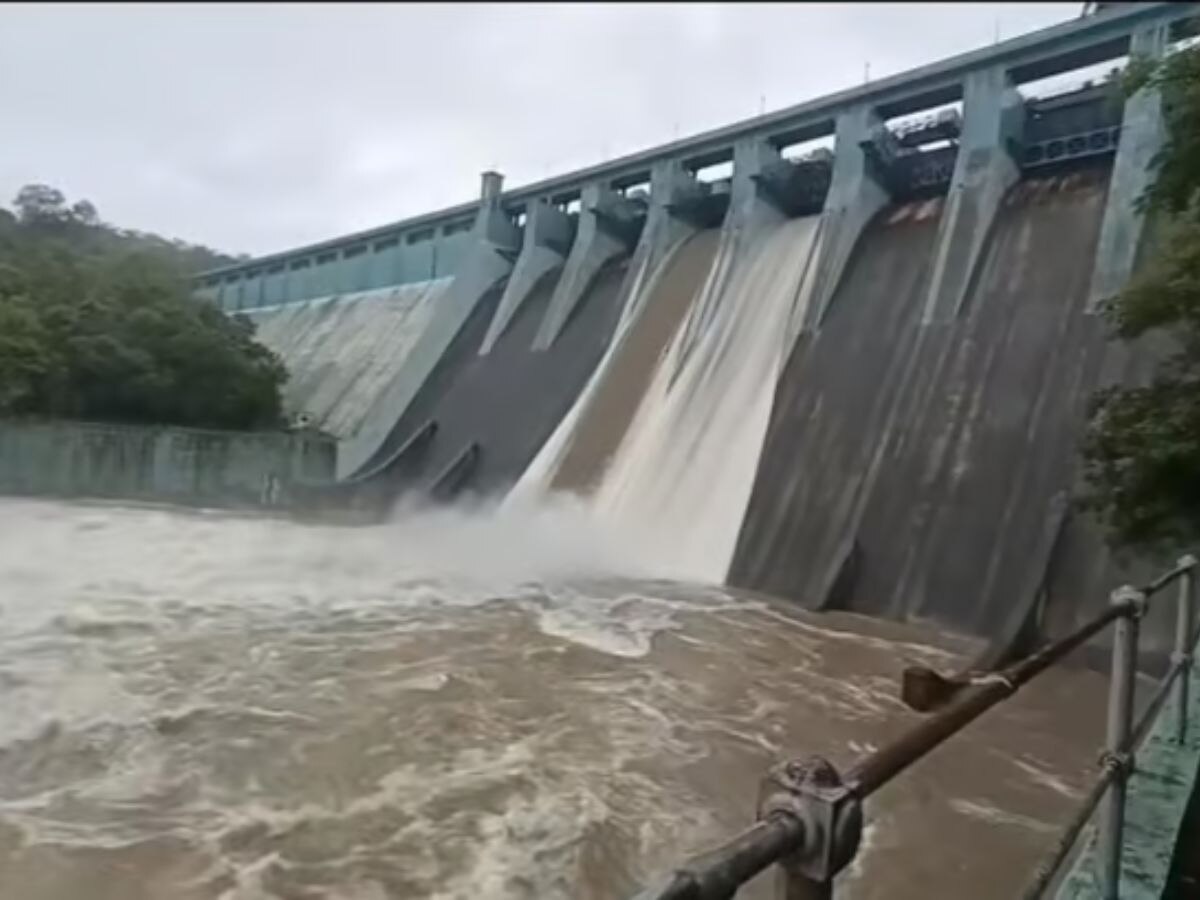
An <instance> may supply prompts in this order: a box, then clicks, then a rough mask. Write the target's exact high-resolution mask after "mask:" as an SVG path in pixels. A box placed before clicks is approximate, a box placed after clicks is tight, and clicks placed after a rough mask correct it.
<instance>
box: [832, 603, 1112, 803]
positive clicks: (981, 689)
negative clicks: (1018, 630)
mask: <svg viewBox="0 0 1200 900" xmlns="http://www.w3.org/2000/svg"><path fill="white" fill-rule="evenodd" d="M1132 611H1133V609H1132V606H1131V605H1129V604H1126V605H1122V606H1118V605H1114V606H1110V607H1109V608H1108V609H1106V610H1105V611H1104V612H1103V613H1101V614H1100V615H1098V616H1096V617H1095V618H1094V619H1092V620H1091V621H1090V622H1088V623H1087V624H1085V625H1083V626H1082V627H1081V628H1079V629H1078V630H1077V631H1075V632H1074V633H1073V634H1071V635H1068V636H1067V637H1065V638H1063V639H1062V640H1059V641H1055V642H1054V643H1052V644H1047V645H1046V646H1045V647H1043V648H1042V649H1041V650H1039V651H1037V652H1036V653H1034V654H1033V655H1032V656H1028V657H1026V658H1025V659H1023V660H1021V661H1020V662H1018V663H1014V664H1013V665H1011V666H1009V667H1008V668H1007V669H1005V670H1003V671H1001V672H997V673H992V674H988V675H983V676H978V677H977V678H976V679H975V683H974V685H973V686H972V687H970V688H968V689H967V690H966V691H964V692H962V693H961V694H959V695H958V696H957V697H956V698H955V699H953V700H951V701H950V703H949V704H948V705H947V706H945V707H944V708H943V709H942V710H941V711H940V712H937V713H935V714H933V715H932V716H930V717H929V718H928V719H926V720H925V721H923V722H922V723H921V724H920V725H918V726H916V727H915V728H913V729H912V730H911V731H909V732H908V733H906V734H905V735H903V736H902V737H901V738H900V739H899V740H897V741H896V742H894V743H893V744H891V745H890V746H887V747H884V748H882V749H880V750H877V751H875V752H874V753H873V754H871V755H870V756H868V757H867V758H866V759H865V760H862V761H861V762H859V763H858V764H857V765H855V766H854V768H852V769H851V770H850V771H849V773H847V776H846V779H847V781H848V782H849V783H851V784H852V785H855V787H856V789H857V792H858V795H859V797H861V798H863V799H865V798H866V797H868V796H869V795H870V794H871V793H873V792H874V791H876V790H878V789H879V788H881V787H883V785H885V784H887V783H888V782H889V781H891V780H892V779H893V778H895V777H896V776H897V775H899V774H900V773H901V772H903V771H904V770H905V769H907V768H908V767H909V766H910V765H912V764H913V763H914V762H916V761H917V760H918V759H920V758H921V757H922V756H924V755H925V754H926V753H928V752H929V751H930V750H932V749H934V748H935V747H937V746H938V745H939V744H941V743H942V742H943V741H945V740H946V739H947V738H949V737H951V736H952V735H954V734H955V733H956V732H958V731H960V730H961V729H962V728H963V727H964V726H966V725H968V724H970V723H971V722H973V721H974V720H975V719H977V718H979V716H981V715H982V714H983V713H985V712H987V711H988V710H989V709H991V708H992V707H993V706H995V705H996V704H997V703H999V702H1000V701H1001V700H1004V699H1005V698H1007V697H1010V696H1012V695H1013V694H1015V693H1016V692H1017V689H1018V688H1020V687H1021V686H1022V685H1023V684H1025V683H1026V682H1028V681H1029V680H1030V679H1032V678H1034V677H1036V676H1037V675H1038V674H1040V673H1041V672H1043V671H1045V670H1046V669H1048V668H1049V667H1050V666H1052V665H1054V664H1055V663H1056V662H1058V661H1059V660H1060V659H1062V658H1063V657H1065V656H1066V655H1067V654H1069V653H1071V651H1073V650H1075V649H1077V648H1078V647H1079V646H1081V645H1082V644H1084V643H1086V642H1087V641H1088V640H1089V639H1090V638H1091V637H1093V636H1094V635H1095V634H1097V633H1098V632H1100V631H1102V630H1103V629H1105V628H1107V627H1108V626H1109V625H1110V624H1111V623H1112V622H1114V621H1116V620H1117V619H1119V618H1121V617H1122V616H1127V615H1129V614H1130V613H1131V612H1132Z"/></svg>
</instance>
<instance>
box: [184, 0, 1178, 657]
mask: <svg viewBox="0 0 1200 900" xmlns="http://www.w3.org/2000/svg"><path fill="white" fill-rule="evenodd" d="M1108 6H1111V7H1112V8H1104V9H1100V10H1096V11H1092V12H1091V14H1089V15H1085V16H1082V17H1080V18H1079V19H1077V20H1075V21H1071V22H1067V23H1063V24H1061V25H1057V26H1054V27H1051V28H1048V29H1045V30H1043V31H1041V32H1036V33H1034V34H1029V35H1024V36H1021V37H1016V38H1013V39H1011V40H1008V41H1005V42H1001V43H998V44H996V45H995V46H992V47H988V48H984V49H981V50H977V51H974V52H970V53H966V54H963V55H961V56H958V57H954V58H952V59H949V60H944V61H942V62H936V63H932V64H930V65H927V66H925V67H923V68H921V69H917V70H915V71H912V72H908V73H902V74H899V75H896V76H892V77H889V78H886V79H883V80H881V81H878V82H874V83H868V84H865V85H863V86H861V87H856V88H852V89H850V90H847V91H844V92H842V93H840V94H836V95H833V96H831V97H826V98H821V99H818V100H813V101H808V102H805V103H801V104H799V105H798V106H795V107H791V108H788V109H784V110H781V111H779V112H776V113H771V114H769V115H765V116H761V117H759V118H758V119H755V120H751V121H749V122H746V123H739V124H735V125H731V126H728V127H726V128H723V129H719V130H717V131H715V132H711V133H707V134H701V135H697V136H695V137H691V138H685V139H682V140H679V141H676V142H675V143H673V144H670V145H667V146H665V147H662V148H657V149H654V150H648V151H645V152H643V153H639V154H635V155H633V156H631V157H626V158H622V159H616V160H613V161H611V162H608V163H605V164H603V165H600V166H596V167H593V168H591V169H588V170H584V171H581V172H576V173H571V174H568V175H564V176H561V177H558V178H552V179H548V180H547V181H544V182H540V183H537V184H533V185H529V186H526V187H522V188H518V189H516V190H506V189H504V185H503V180H502V177H501V176H500V175H499V174H497V173H487V174H485V175H484V177H483V186H482V192H481V198H480V200H479V201H478V202H476V203H472V204H464V205H462V206H459V207H455V208H453V209H450V210H444V211H441V212H438V213H431V214H429V215H425V216H418V217H415V218H413V219H410V220H406V221H403V222H399V223H396V224H394V225H390V226H384V227H381V228H378V229H374V230H372V231H369V232H363V233H360V234H355V235H350V236H347V237H345V238H337V239H334V240H331V241H327V242H324V243H322V244H320V245H316V246H313V247H304V248H298V249H296V250H293V251H287V252H284V253H279V254H275V255H273V256H269V257H264V258H261V259H256V260H251V261H249V262H247V263H244V264H239V265H237V266H234V267H230V268H227V269H222V270H219V271H214V272H210V273H206V274H204V275H202V276H201V277H200V278H199V280H198V291H199V293H200V294H201V295H202V296H204V297H207V298H209V299H210V300H211V301H212V302H215V303H217V304H218V305H219V306H221V307H222V308H223V309H225V310H228V311H231V312H233V311H237V312H243V313H245V314H246V315H248V316H249V317H250V318H251V319H253V320H254V321H255V322H257V323H258V332H259V335H260V337H261V339H262V340H264V341H265V342H266V343H267V344H268V345H269V346H271V347H273V348H274V349H276V350H277V351H278V352H279V353H280V354H281V356H282V358H283V359H284V361H285V362H286V363H287V364H288V366H289V368H290V371H291V372H292V378H291V383H290V385H289V387H288V403H289V406H290V407H291V409H292V411H293V412H294V413H296V414H304V415H306V416H307V417H308V419H309V420H310V421H312V422H313V423H314V424H316V425H317V426H318V427H320V428H321V429H322V430H325V431H327V432H329V433H331V434H333V435H335V436H336V437H337V438H338V439H339V447H338V462H337V469H338V474H339V478H340V479H341V480H342V485H343V494H344V495H345V496H350V495H353V496H355V497H358V498H359V500H360V502H367V503H368V505H371V506H372V507H373V508H376V509H388V508H390V506H391V505H392V504H393V503H395V502H397V501H398V500H399V499H400V498H403V497H407V498H410V499H411V498H424V499H425V500H429V499H431V498H432V499H441V500H444V499H448V498H455V497H458V498H460V499H462V498H466V497H469V496H474V497H487V498H491V499H493V500H495V499H499V498H503V497H504V495H505V494H506V493H508V492H509V491H514V496H516V495H521V496H527V495H528V494H529V493H530V492H531V491H533V492H535V493H537V492H540V493H542V494H546V493H562V492H567V493H570V494H572V495H574V496H576V497H579V498H582V499H583V501H584V502H586V503H587V504H589V505H590V507H591V508H593V509H594V511H595V513H596V514H597V515H598V516H601V517H607V518H608V519H610V520H613V521H614V522H620V523H623V524H622V525H621V527H624V528H627V529H632V530H633V531H636V532H638V533H640V534H641V535H642V537H643V539H644V540H646V541H648V542H650V543H652V544H654V545H656V546H658V547H659V548H660V551H661V553H662V554H663V555H664V559H671V560H675V561H676V562H677V563H678V565H677V567H676V568H677V569H678V572H679V574H680V575H681V577H689V578H694V579H698V580H703V581H706V582H710V583H728V584H731V585H734V586H738V587H743V588H749V589H753V590H760V591H765V592H768V593H770V594H772V595H775V596H780V597H786V598H789V599H791V600H793V601H795V602H798V603H800V604H801V605H803V606H805V607H807V608H810V609H816V610H824V609H834V608H838V609H845V610H849V611H855V612H864V613H867V614H869V615H874V616H883V617H886V618H891V619H898V620H905V621H908V620H915V621H925V622H930V623H932V624H935V625H937V626H939V627H948V628H952V629H955V630H962V631H965V632H967V633H970V634H973V635H976V636H979V637H983V638H986V639H989V640H997V641H1007V642H1014V641H1017V640H1018V639H1026V640H1027V639H1028V638H1029V637H1030V636H1031V635H1034V634H1036V635H1046V634H1051V633H1055V631H1056V630H1059V631H1061V630H1062V629H1063V628H1067V627H1069V626H1070V625H1071V624H1072V623H1074V622H1075V621H1076V620H1077V619H1078V617H1079V616H1080V615H1085V614H1086V613H1087V612H1088V611H1089V610H1088V609H1087V608H1086V604H1085V605H1083V606H1081V605H1080V601H1078V600H1077V599H1076V598H1077V597H1078V596H1081V595H1084V594H1089V595H1092V594H1096V592H1097V587H1098V586H1099V585H1100V584H1102V583H1105V582H1109V581H1113V580H1121V579H1120V573H1118V572H1117V571H1115V570H1114V569H1113V565H1114V564H1113V563H1112V562H1111V560H1109V559H1108V556H1107V553H1106V551H1105V550H1104V549H1103V547H1102V544H1101V543H1100V542H1099V541H1098V540H1097V537H1096V534H1095V532H1094V529H1093V528H1091V527H1090V526H1089V524H1088V523H1087V522H1086V521H1084V520H1082V518H1081V516H1080V515H1079V514H1078V513H1077V512H1076V511H1075V510H1074V508H1073V506H1072V504H1071V503H1070V501H1069V496H1070V495H1071V493H1072V486H1073V479H1074V478H1075V477H1076V473H1077V469H1078V464H1077V460H1076V450H1075V448H1076V444H1077V441H1078V437H1079V434H1080V428H1081V423H1082V420H1083V416H1084V414H1085V407H1086V402H1087V399H1088V397H1089V396H1090V394H1091V392H1092V391H1093V390H1095V389H1096V388H1097V387H1099V386H1100V385H1101V384H1102V383H1105V382H1106V381H1111V380H1112V379H1114V378H1123V377H1128V378H1136V377H1137V373H1138V372H1139V371H1143V370H1144V369H1145V364H1144V363H1139V362H1138V360H1136V359H1124V358H1123V357H1122V358H1118V357H1119V355H1120V354H1121V353H1123V352H1124V351H1122V350H1120V349H1118V348H1114V347H1111V346H1110V345H1109V344H1108V343H1107V341H1106V336H1105V333H1104V329H1103V326H1102V323H1101V320H1100V318H1099V317H1098V316H1097V315H1096V311H1097V307H1098V304H1099V303H1100V302H1101V300H1103V299H1104V298H1105V297H1107V296H1111V295H1112V294H1113V293H1114V292H1115V290H1116V289H1117V288H1118V287H1119V286H1120V285H1121V284H1123V283H1124V281H1125V280H1126V279H1127V278H1128V276H1129V273H1130V272H1131V271H1132V268H1133V263H1134V259H1135V253H1136V247H1137V243H1138V241H1137V234H1138V231H1139V228H1140V217H1139V214H1138V213H1137V210H1136V208H1135V203H1136V199H1137V197H1138V195H1139V194H1140V192H1141V189H1142V188H1143V187H1144V186H1145V185H1146V184H1147V183H1148V179H1149V177H1150V176H1149V172H1148V170H1147V164H1148V161H1149V159H1150V157H1151V156H1152V155H1153V153H1154V147H1155V141H1161V133H1162V124H1161V113H1156V112H1155V110H1156V109H1157V107H1156V106H1155V101H1154V99H1153V98H1151V97H1147V96H1144V95H1138V96H1134V97H1132V98H1129V99H1128V100H1122V98H1121V97H1120V96H1118V95H1117V94H1115V93H1114V91H1115V90H1116V88H1115V84H1114V83H1112V82H1109V81H1107V80H1106V78H1105V72H1104V71H1100V73H1099V74H1095V73H1096V72H1097V67H1098V66H1100V67H1101V69H1105V68H1106V67H1107V68H1108V69H1111V68H1112V67H1119V65H1120V64H1121V62H1122V60H1124V59H1125V58H1127V57H1129V56H1131V55H1147V54H1148V55H1150V56H1154V55H1156V54H1162V53H1163V52H1166V51H1167V49H1168V48H1169V47H1170V46H1171V45H1173V44H1175V43H1177V42H1178V41H1180V40H1182V39H1183V38H1185V37H1186V36H1187V35H1188V34H1190V29H1191V25H1190V24H1189V23H1190V22H1191V21H1193V20H1194V16H1193V15H1192V10H1191V9H1190V8H1189V7H1188V6H1187V5H1186V4H1185V5H1179V4H1136V5H1129V4H1117V5H1115V6H1113V5H1108ZM1080 70H1088V71H1090V72H1092V73H1093V74H1092V75H1091V76H1090V77H1089V78H1088V80H1086V81H1084V82H1082V83H1081V82H1080V80H1079V79H1075V81H1074V82H1072V80H1071V77H1070V73H1071V72H1075V71H1080ZM1055 78H1057V79H1058V82H1059V86H1058V87H1054V86H1053V84H1052V82H1054V80H1055ZM1048 83H1050V84H1051V87H1050V88H1046V87H1044V85H1046V84H1048ZM514 489H515V490H514ZM363 498H369V499H368V500H364V499H363ZM897 534H904V535H905V539H904V540H903V541H897V540H896V539H895V536H896V535H897ZM1100 594H1101V596H1102V594H1103V592H1102V591H1101V592H1100ZM1066 598H1071V599H1069V600H1068V599H1066ZM1156 627H1157V626H1155V625H1153V623H1152V625H1151V628H1149V629H1148V630H1149V631H1151V632H1154V631H1155V628H1156ZM1167 633H1168V632H1167V631H1163V634H1167ZM1165 640H1166V639H1165V638H1163V640H1162V641H1160V642H1159V645H1158V646H1159V649H1160V650H1161V651H1162V652H1163V653H1165V652H1166V650H1167V644H1166V643H1165Z"/></svg>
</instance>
